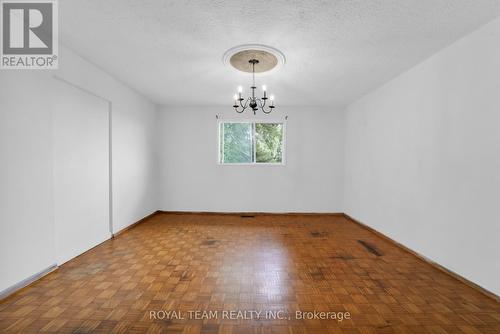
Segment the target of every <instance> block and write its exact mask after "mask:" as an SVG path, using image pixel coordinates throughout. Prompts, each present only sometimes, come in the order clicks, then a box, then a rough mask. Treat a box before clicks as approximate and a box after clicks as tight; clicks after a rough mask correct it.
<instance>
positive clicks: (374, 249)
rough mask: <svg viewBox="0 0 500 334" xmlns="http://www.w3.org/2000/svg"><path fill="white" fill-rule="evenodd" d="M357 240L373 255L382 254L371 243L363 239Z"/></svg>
mask: <svg viewBox="0 0 500 334" xmlns="http://www.w3.org/2000/svg"><path fill="white" fill-rule="evenodd" d="M358 242H359V243H360V244H361V245H363V247H365V248H366V250H367V251H369V252H370V253H372V254H373V255H375V256H382V253H381V252H380V251H379V250H378V249H377V248H376V247H375V246H373V245H372V244H370V243H368V242H366V241H364V240H358Z"/></svg>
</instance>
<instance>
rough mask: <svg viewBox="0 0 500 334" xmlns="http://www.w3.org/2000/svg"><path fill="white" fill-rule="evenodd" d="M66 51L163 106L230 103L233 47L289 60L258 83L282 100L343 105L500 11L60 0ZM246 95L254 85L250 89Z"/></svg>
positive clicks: (450, 4) (235, 79)
mask: <svg viewBox="0 0 500 334" xmlns="http://www.w3.org/2000/svg"><path fill="white" fill-rule="evenodd" d="M59 11H60V27H61V28H60V34H61V39H62V42H63V44H64V45H66V46H67V47H69V48H71V49H72V50H74V51H76V52H77V53H79V54H80V55H82V56H83V57H85V58H87V59H88V60H90V61H92V62H93V63H95V64H97V65H99V66H100V67H102V68H105V69H106V70H107V71H108V72H109V73H111V74H112V75H114V76H115V77H117V78H118V79H120V80H122V81H123V82H125V83H127V84H128V85H129V86H131V87H133V88H134V89H136V90H137V91H139V92H141V93H143V94H144V95H145V96H147V97H149V98H150V99H152V100H153V101H154V102H156V103H159V104H165V105H197V106H206V105H231V102H232V101H231V98H232V95H233V94H234V92H235V88H236V87H237V86H238V85H242V86H244V87H245V88H246V87H248V86H250V77H249V76H248V74H246V75H245V74H242V73H238V72H237V71H236V70H234V69H232V68H230V67H227V66H224V65H223V64H222V61H221V58H222V55H223V53H224V52H225V51H226V50H227V49H229V48H231V47H233V46H236V45H239V44H246V43H258V44H266V45H270V46H273V47H276V48H278V49H280V50H281V51H282V52H283V53H284V54H285V56H286V58H287V62H286V64H285V66H284V67H282V68H281V69H280V70H279V71H277V72H275V73H272V74H271V75H267V76H264V77H260V78H258V80H257V84H258V85H260V84H267V86H268V90H269V91H270V92H271V93H274V94H275V95H276V100H277V103H278V104H281V105H296V106H307V105H313V106H327V105H328V106H344V105H346V104H348V103H350V102H352V101H354V100H356V99H357V98H359V97H360V96H362V95H364V94H365V93H367V92H369V91H370V90H372V89H374V88H376V87H377V86H379V85H381V84H383V83H384V82H386V81H388V80H389V79H391V78H393V77H394V76H396V75H397V74H399V73H401V72H402V71H404V70H405V69H407V68H409V67H411V66H413V65H415V64H416V63H418V62H420V61H422V60H423V59H425V58H426V57H428V56H430V55H432V54H433V53H435V52H436V51H438V50H439V49H441V48H443V47H445V46H446V45H448V44H450V43H452V42H453V41H455V40H457V39H459V38H460V37H462V36H464V35H465V34H467V33H468V32H470V31H472V30H474V29H476V28H478V27H479V26H481V25H483V24H485V23H487V22H488V21H490V20H492V19H494V18H496V17H498V16H499V15H500V1H499V0H350V1H348V0H329V1H312V0H295V1H294V0H290V1H284V0H273V1H269V0H268V1H260V0H255V1H239V0H238V1H235V0H232V1H221V0H211V1H201V0H200V1H194V0H191V1H189V0H179V1H165V0H140V1H137V0H106V1H102V0H86V1H84V0H64V1H59ZM247 90H248V89H247Z"/></svg>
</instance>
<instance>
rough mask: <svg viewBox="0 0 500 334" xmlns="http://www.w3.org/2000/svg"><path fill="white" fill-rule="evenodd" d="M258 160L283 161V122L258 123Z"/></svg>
mask: <svg viewBox="0 0 500 334" xmlns="http://www.w3.org/2000/svg"><path fill="white" fill-rule="evenodd" d="M255 137H256V145H255V146H256V152H255V158H256V162H261V163H281V162H282V156H283V148H282V147H283V124H281V123H256V124H255Z"/></svg>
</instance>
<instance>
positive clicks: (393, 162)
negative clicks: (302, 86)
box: [345, 19, 500, 294]
mask: <svg viewBox="0 0 500 334" xmlns="http://www.w3.org/2000/svg"><path fill="white" fill-rule="evenodd" d="M499 74H500V19H498V20H496V21H493V22H492V23H490V24H488V25H487V26H485V27H483V28H481V29H480V30H478V31H476V32H474V33H472V34H471V35H469V36H466V37H465V38H463V39H462V40H460V41H458V42H456V43H455V44H453V45H451V46H449V47H448V48H446V49H444V50H442V51H441V52H439V53H437V54H436V55H434V56H433V57H431V58H430V59H428V60H426V61H425V62H423V63H422V64H420V65H418V66H416V67H414V68H413V69H411V70H409V71H408V72H406V73H404V74H402V75H401V76H399V77H398V78H396V79H394V80H392V81H391V82H389V83H387V84H386V85H384V86H383V87H381V88H379V89H377V90H376V91H374V92H372V93H370V94H368V95H367V96H365V97H364V98H362V99H360V100H359V101H357V102H356V103H354V104H352V105H351V106H349V107H348V108H347V111H346V149H345V153H346V165H345V212H346V213H347V214H349V215H351V216H353V217H354V218H356V219H358V220H360V221H362V222H364V223H366V224H368V225H370V226H372V227H373V228H375V229H377V230H379V231H380V232H382V233H384V234H386V235H388V236H389V237H391V238H393V239H395V240H397V241H398V242H401V243H402V244H404V245H406V246H408V247H410V248H412V249H413V250H415V251H417V252H419V253H420V254H422V255H424V256H426V257H428V258H430V259H432V260H434V261H436V262H438V263H439V264H441V265H443V266H445V267H447V268H449V269H451V270H453V271H455V272H457V273H458V274H460V275H462V276H464V277H466V278H468V279H470V280H472V281H473V282H476V283H477V284H479V285H481V286H483V287H485V288H486V289H489V290H491V291H493V292H495V293H496V294H500V261H498V256H499V254H500V242H499V237H500V215H499V205H500V130H499V129H500V128H499V126H500V94H499V89H500V75H499Z"/></svg>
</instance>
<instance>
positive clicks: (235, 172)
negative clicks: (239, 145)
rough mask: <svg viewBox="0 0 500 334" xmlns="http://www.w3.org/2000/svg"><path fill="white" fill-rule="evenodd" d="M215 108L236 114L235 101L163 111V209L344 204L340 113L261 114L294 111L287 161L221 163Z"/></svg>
mask: <svg viewBox="0 0 500 334" xmlns="http://www.w3.org/2000/svg"><path fill="white" fill-rule="evenodd" d="M216 114H220V115H221V116H222V117H224V119H234V118H236V117H237V114H236V113H235V112H234V111H233V110H232V109H231V107H230V106H227V107H220V108H201V107H200V108H169V107H164V108H163V109H162V110H161V111H160V112H159V116H158V125H157V131H158V136H159V139H158V140H159V164H160V171H161V173H160V175H161V180H160V201H159V203H160V205H159V209H161V210H172V211H177V210H178V211H237V212H239V211H249V212H341V211H342V208H341V202H342V193H343V188H342V183H343V164H344V162H343V146H344V143H343V131H344V123H343V113H342V112H336V111H331V110H325V109H315V108H286V107H281V108H279V111H277V112H276V114H275V116H268V117H264V116H262V117H261V118H262V119H278V120H283V119H284V116H285V115H288V116H289V118H288V121H287V135H286V136H287V143H286V150H287V152H286V166H221V165H218V164H217V150H218V138H217V120H216V118H215V115H216ZM243 117H245V116H243ZM249 118H250V119H254V118H255V117H254V116H253V114H252V115H251V116H249Z"/></svg>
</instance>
